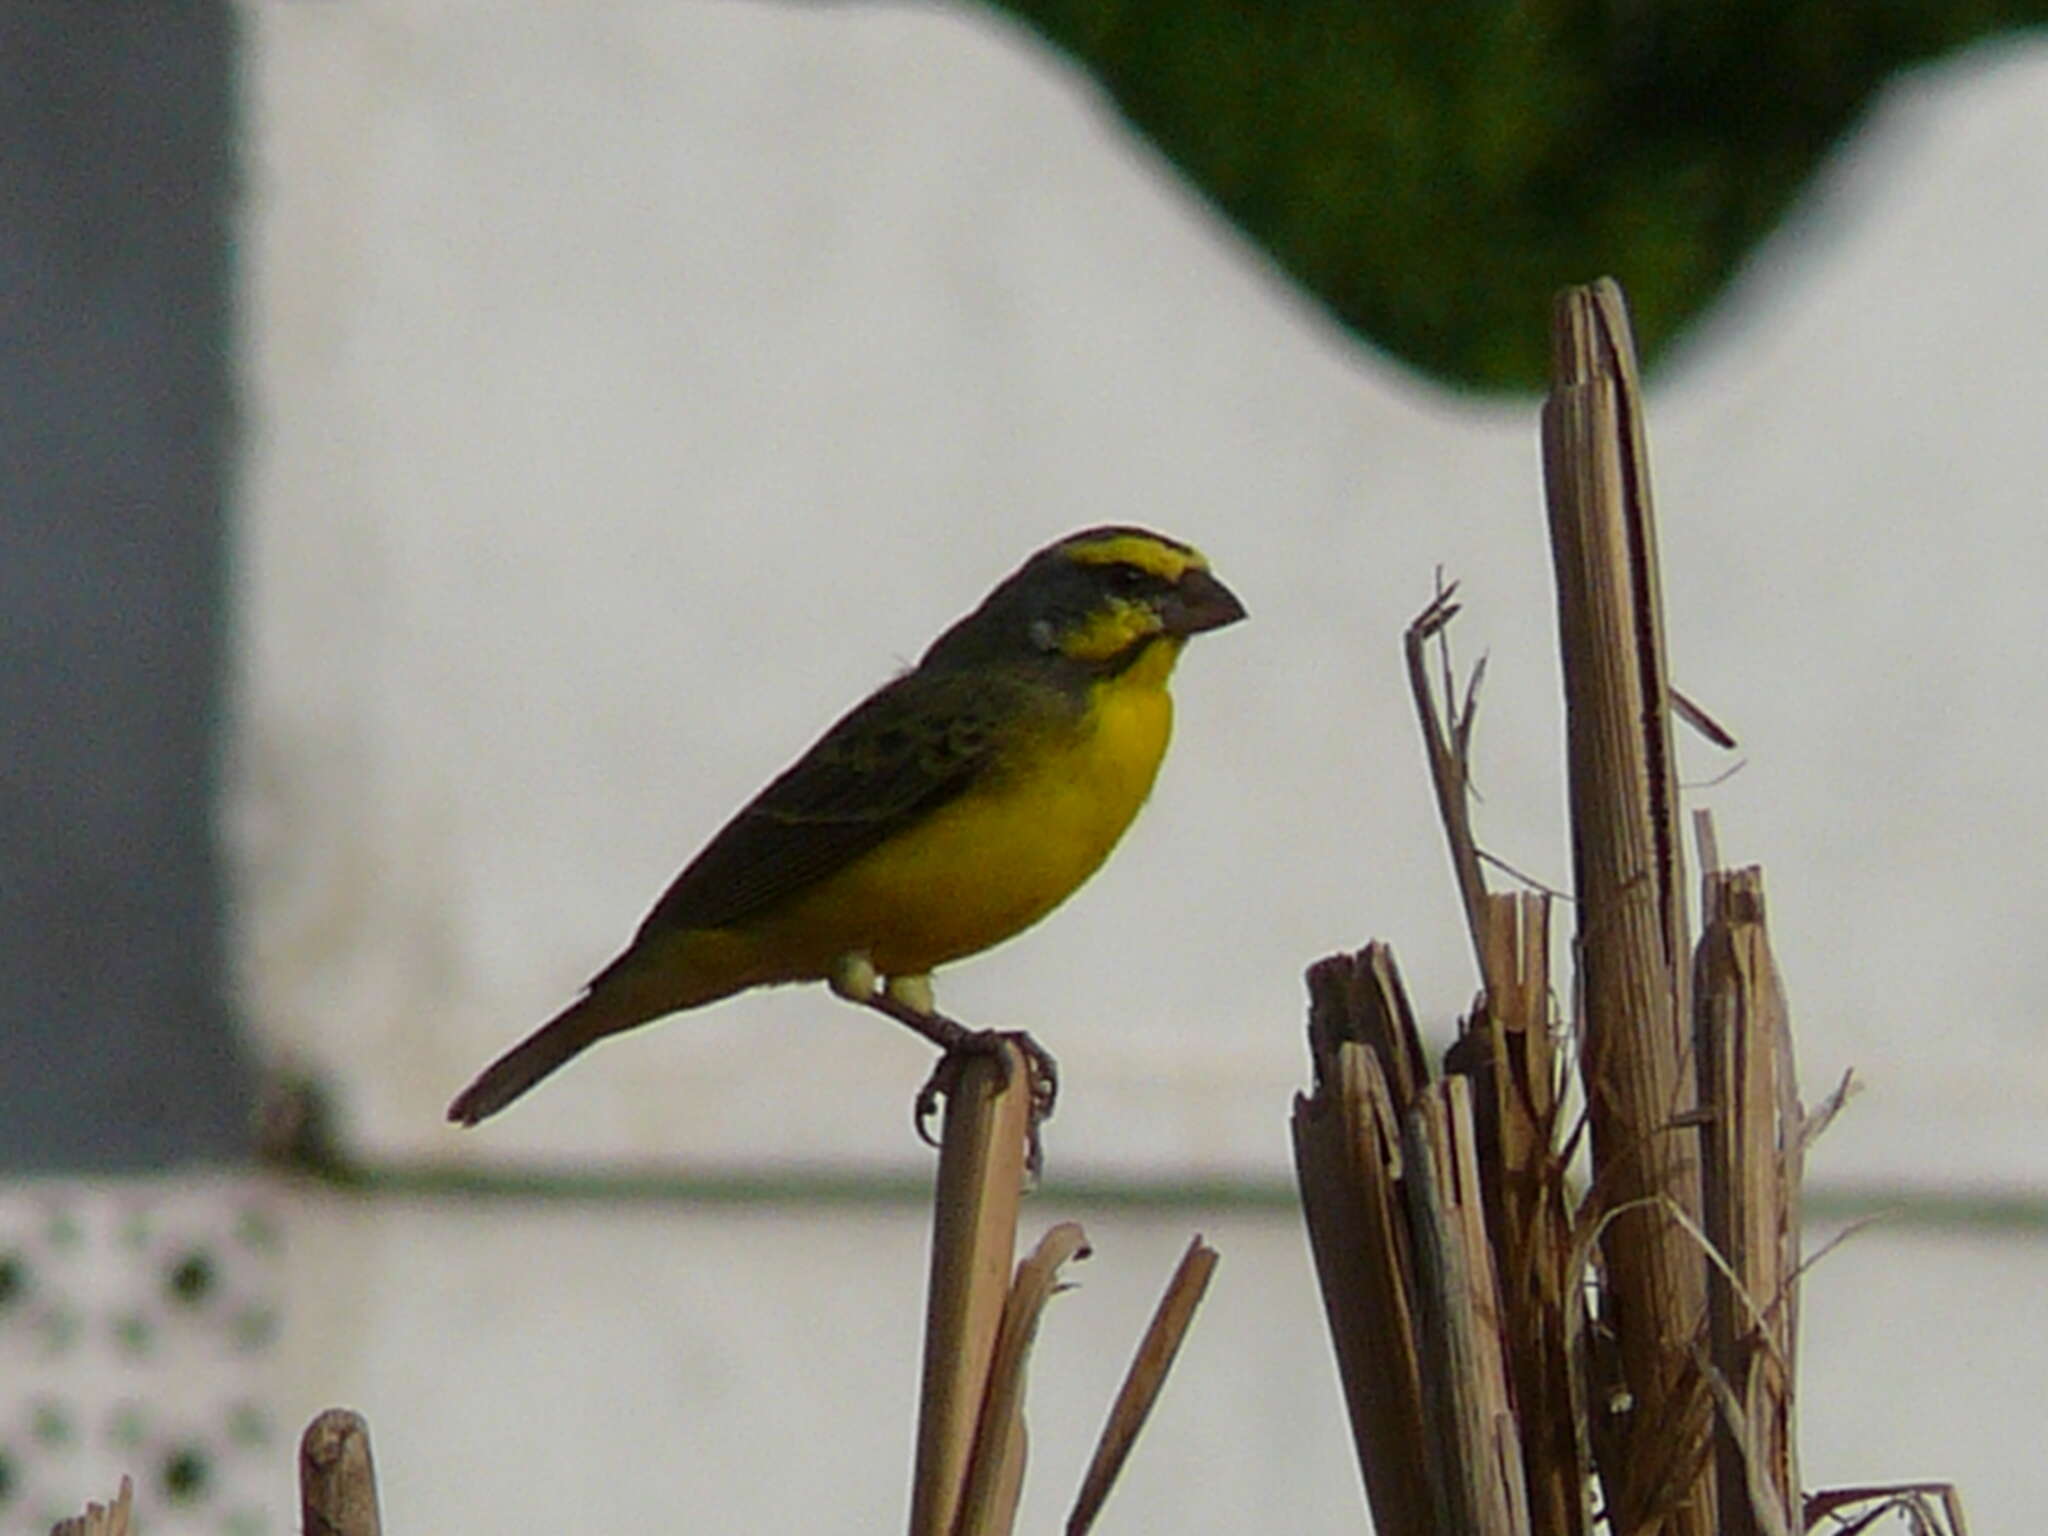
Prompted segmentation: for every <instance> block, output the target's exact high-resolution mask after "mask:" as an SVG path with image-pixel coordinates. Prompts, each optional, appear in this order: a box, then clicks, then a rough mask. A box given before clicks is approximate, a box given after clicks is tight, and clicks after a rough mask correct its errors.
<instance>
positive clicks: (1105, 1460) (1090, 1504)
mask: <svg viewBox="0 0 2048 1536" xmlns="http://www.w3.org/2000/svg"><path fill="white" fill-rule="evenodd" d="M1215 1271H1216V1250H1215V1249H1214V1248H1211V1247H1210V1246H1209V1245H1208V1244H1206V1243H1204V1242H1203V1241H1202V1239H1201V1238H1200V1237H1199V1236H1197V1237H1196V1238H1195V1239H1194V1241H1192V1242H1190V1243H1189V1244H1188V1249H1187V1252H1186V1253H1184V1254H1182V1255H1181V1260H1180V1264H1179V1266H1178V1267H1177V1268H1176V1269H1175V1270H1174V1272H1173V1278H1172V1279H1171V1280H1169V1281H1168V1282H1167V1286H1166V1293H1165V1294H1164V1295H1163V1296H1161V1297H1160V1298H1159V1307H1158V1310H1157V1311H1155V1312H1154V1313H1153V1314H1152V1322H1151V1325H1150V1326H1149V1327H1147V1328H1146V1330H1145V1337H1144V1338H1143V1339H1142V1340H1140V1341H1139V1344H1138V1352H1137V1354H1136V1355H1135V1356H1134V1357H1133V1358H1132V1360H1131V1368H1130V1371H1129V1372H1128V1373H1127V1374H1126V1375H1125V1377H1124V1383H1123V1386H1122V1387H1121V1388H1119V1389H1118V1391H1117V1395H1116V1401H1115V1402H1114V1403H1113V1404H1111V1405H1110V1410H1109V1419H1108V1422H1107V1423H1105V1424H1104V1425H1103V1426H1102V1434H1101V1435H1100V1436H1099V1437H1098V1438H1097V1439H1096V1442H1095V1455H1094V1456H1093V1458H1092V1459H1090V1461H1089V1463H1088V1471H1087V1473H1086V1474H1085V1475H1084V1476H1083V1477H1082V1479H1081V1491H1080V1493H1079V1494H1078V1495H1077V1496H1076V1497H1075V1499H1074V1509H1073V1513H1071V1514H1070V1515H1068V1516H1067V1536H1087V1533H1088V1532H1089V1531H1090V1530H1092V1529H1094V1526H1095V1517H1096V1516H1097V1515H1099V1514H1100V1513H1101V1512H1102V1506H1103V1504H1104V1503H1105V1502H1106V1501H1107V1500H1108V1498H1109V1495H1110V1490H1111V1489H1113V1488H1114V1487H1115V1486H1116V1480H1117V1476H1118V1474H1119V1473H1121V1472H1122V1471H1123V1466H1124V1462H1125V1460H1126V1459H1127V1458H1128V1457H1129V1456H1130V1454H1131V1447H1132V1446H1133V1445H1134V1444H1136V1443H1137V1439H1138V1431H1140V1430H1141V1429H1143V1428H1144V1427H1145V1420H1146V1419H1147V1418H1149V1417H1150V1416H1151V1413H1152V1405H1153V1404H1154V1403H1155V1402H1157V1401H1158V1399H1159V1392H1160V1389H1161V1388H1162V1387H1164V1386H1165V1385H1166V1376H1167V1373H1168V1372H1169V1371H1171V1370H1172V1369H1173V1361H1174V1357H1175V1356H1176V1355H1178V1354H1179V1353H1180V1346H1181V1341H1182V1340H1183V1339H1184V1338H1186V1336H1187V1331H1188V1325H1189V1324H1190V1323H1192V1322H1193V1321H1194V1318H1195V1308H1197V1307H1199V1306H1200V1305H1201V1304H1202V1297H1203V1295H1204V1294H1205V1293H1206V1292H1207V1291H1208V1289H1209V1277H1210V1276H1211V1275H1212V1274H1214V1273H1215Z"/></svg>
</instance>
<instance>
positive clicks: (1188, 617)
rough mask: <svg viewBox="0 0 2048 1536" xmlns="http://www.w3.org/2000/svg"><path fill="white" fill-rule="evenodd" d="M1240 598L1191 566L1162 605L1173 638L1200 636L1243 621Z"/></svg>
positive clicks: (1160, 606) (1198, 568)
mask: <svg viewBox="0 0 2048 1536" xmlns="http://www.w3.org/2000/svg"><path fill="white" fill-rule="evenodd" d="M1244 616H1245V615H1244V604H1243V603H1240V602H1239V601H1238V600H1237V594H1236V593H1235V592H1233V591H1231V590H1230V588H1228V587H1226V586H1225V585H1223V583H1222V582H1220V581H1218V580H1217V579H1216V578H1215V577H1214V576H1211V575H1210V574H1209V573H1208V572H1207V571H1205V570H1203V569H1202V568H1201V567H1200V566H1191V567H1189V569H1188V570H1187V571H1186V572H1185V573H1184V574H1183V575H1182V576H1181V579H1180V580H1179V582H1178V583H1176V584H1175V586H1174V589H1173V590H1172V591H1171V592H1169V593H1167V594H1166V597H1165V600H1164V601H1162V602H1161V603H1160V605H1159V617H1160V618H1161V619H1162V620H1164V621H1165V625H1166V632H1167V633H1168V634H1169V635H1183V636H1185V635H1199V634H1200V633H1202V631H1203V630H1205V629H1221V628H1222V627H1223V626H1224V625H1226V624H1235V623H1236V622H1237V621H1238V620H1239V619H1241V618H1243V617H1244Z"/></svg>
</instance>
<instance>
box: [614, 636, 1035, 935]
mask: <svg viewBox="0 0 2048 1536" xmlns="http://www.w3.org/2000/svg"><path fill="white" fill-rule="evenodd" d="M1047 691H1048V690H1045V689H1043V688H1031V687H1030V686H1029V685H1028V684H1025V683H1023V682H1022V681H1021V680H1018V679H1014V678H1009V677H1005V676H1002V675H1000V674H998V675H995V676H991V675H990V674H989V673H988V672H986V671H982V672H979V673H977V674H976V675H971V676H970V675H967V674H963V673H938V674H928V673H923V672H910V673H906V674H905V675H904V676H902V677H899V678H897V679H896V680H895V681H894V682H891V683H889V684H886V685H885V686H884V687H882V688H881V689H879V690H877V691H876V692H875V693H873V694H871V695H870V696H869V697H868V698H867V699H866V700H864V701H863V702H862V703H860V704H858V705H856V706H855V707H854V708H853V709H852V710H851V711H849V712H848V713H847V714H846V715H845V716H844V717H842V718H841V719H840V720H839V722H838V723H837V724H836V725H834V726H833V727H832V728H831V729H830V730H829V731H827V732H826V733H825V734H824V735H823V736H822V737H820V738H819V740H818V742H817V744H816V745H814V746H813V747H812V748H811V749H810V751H808V752H806V753H805V754H804V755H803V756H802V757H801V758H799V759H798V760H797V761H796V762H795V763H794V764H792V765H791V766H790V767H789V768H788V769H787V770H785V771H784V772H783V773H782V775H781V776H780V777H778V778H777V779H776V780H775V781H774V782H773V783H772V784H770V785H769V786H768V787H767V788H766V789H764V790H762V791H761V793H760V794H759V795H757V796H755V797H754V799H753V800H752V801H750V802H749V803H748V804H747V805H746V806H745V807H744V808H743V809H742V810H741V811H740V813H739V814H738V815H737V816H735V817H733V819H732V820H731V821H729V822H728V823H726V825H725V827H724V828H723V829H722V830H721V831H720V832H719V833H718V835H717V836H716V837H714V838H712V840H711V841H710V843H708V844H707V845H706V846H705V848H704V851H703V852H701V853H699V854H698V855H697V857H696V858H694V859H692V860H691V861H690V863H689V866H688V867H687V868H685V869H684V870H683V872H682V873H681V874H680V875H678V876H676V878H675V881H674V882H673V883H672V884H671V885H670V886H669V888H668V890H667V891H666V892H664V893H663V895H662V898H661V900H660V901H658V902H657V903H655V906H654V910H653V911H651V912H650V913H648V914H647V917H646V920H645V921H643V922H642V923H641V925H640V931H639V933H638V934H637V935H636V936H635V939H634V942H635V944H636V945H637V944H638V943H639V942H640V941H641V940H643V939H645V938H647V937H648V936H649V934H652V933H663V932H673V931H676V930H679V929H691V928H724V927H730V926H732V925H733V924H736V923H740V922H744V921H745V920H746V919H747V918H748V917H750V916H752V915H754V914H756V913H758V912H762V911H764V910H766V909H768V908H770V907H772V906H774V905H775V904H776V903H777V902H779V901H782V900H784V899H785V898H787V897H789V896H792V895H794V894H795V893H796V892H798V891H800V890H803V889H805V888H806V887H808V886H810V885H813V884H815V883H816V882H817V881H819V880H822V879H824V878H825V877H827V876H828V875H831V874H834V873H836V872H837V871H838V870H840V869H843V868H844V867H846V865H848V864H850V863H852V862H853V861H854V860H855V859H857V858H859V857H860V856H861V855H862V854H864V853H866V852H867V851H868V850H869V849H871V848H874V847H876V846H877V845H878V844H880V843H883V842H885V841H887V840H888V839H889V838H890V837H892V836H893V835H895V834H896V833H897V832H899V831H901V830H902V829H903V828H904V827H906V826H909V825H910V824H912V823H913V822H915V821H916V820H917V819H918V818H920V817H922V816H925V815H928V814H930V813H931V812H932V811H934V810H936V809H937V808H938V807H940V806H942V805H944V804H946V803H947V802H948V801H950V800H952V799H954V798H955V797H956V796H958V795H960V794H962V793H964V792H965V791H966V790H967V789H968V788H969V787H971V786H972V785H974V784H975V783H977V782H978V781H980V780H981V778H982V777H983V775H984V774H986V773H987V772H988V771H989V767H990V763H991V761H992V760H993V758H994V757H995V756H996V753H997V751H998V749H999V747H1000V737H1001V734H1002V732H1003V728H1004V726H1005V724H1006V722H1012V721H1014V720H1016V719H1017V718H1018V716H1019V714H1020V712H1022V711H1027V710H1030V709H1032V708H1033V707H1036V708H1038V709H1041V710H1042V709H1043V708H1044V704H1045V700H1044V698H1043V695H1044V694H1045V693H1046V692H1047Z"/></svg>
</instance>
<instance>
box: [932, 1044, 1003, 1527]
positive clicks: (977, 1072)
mask: <svg viewBox="0 0 2048 1536" xmlns="http://www.w3.org/2000/svg"><path fill="white" fill-rule="evenodd" d="M1030 1123H1031V1079H1030V1075H1029V1073H1028V1072H1027V1071H1026V1070H1025V1065H1024V1058H1023V1055H1022V1053H1021V1052H1019V1051H1018V1050H1017V1048H1016V1047H1015V1046H1013V1045H1010V1044H1008V1043H1005V1044H1004V1045H1003V1046H1002V1047H1001V1051H1000V1054H995V1055H985V1056H964V1057H961V1058H960V1060H959V1076H958V1078H957V1079H956V1081H955V1083H954V1085H953V1087H952V1089H951V1091H949V1092H948V1093H947V1095H946V1115H945V1124H944V1129H943V1131H942V1132H941V1134H940V1141H939V1169H938V1175H937V1189H936V1193H935V1197H934V1201H933V1211H932V1271H931V1289H930V1292H929V1294H928V1297H927V1300H926V1306H925V1339H924V1385H923V1389H922V1392H921V1393H920V1396H919V1402H918V1420H917V1470H916V1473H915V1482H914V1484H913V1486H912V1490H911V1502H910V1532H911V1536H950V1533H951V1532H952V1531H953V1529H954V1526H955V1523H956V1522H957V1520H958V1519H959V1516H960V1509H961V1500H962V1497H963V1495H964V1493H965V1489H966V1482H967V1469H968V1464H969V1461H970V1460H971V1458H972V1456H973V1452H974V1440H975V1430H976V1426H977V1425H978V1423H979V1421H980V1418H981V1408H982V1401H983V1398H984V1396H985V1395H986V1391H987V1386H988V1379H989V1366H990V1362H991V1361H992V1360H993V1358H994V1356H995V1349H996V1337H997V1334H998V1332H999V1330H1000V1329H1001V1326H1002V1319H1003V1308H1004V1304H1005V1301H1006V1300H1007V1298H1008V1295H1009V1289H1010V1260H1011V1256H1012V1254H1014V1253H1015V1251H1016V1243H1017V1203H1018V1201H1019V1199H1020V1198H1021V1196H1022V1193H1023V1187H1024V1162H1025V1153H1026V1147H1027V1143H1028V1140H1029V1133H1030Z"/></svg>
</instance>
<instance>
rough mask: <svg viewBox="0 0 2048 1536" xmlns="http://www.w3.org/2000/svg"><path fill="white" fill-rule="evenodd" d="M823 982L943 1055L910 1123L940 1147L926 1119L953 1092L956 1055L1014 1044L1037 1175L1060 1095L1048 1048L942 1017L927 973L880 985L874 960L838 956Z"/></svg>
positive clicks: (1012, 1033) (1008, 1032) (1017, 1034)
mask: <svg viewBox="0 0 2048 1536" xmlns="http://www.w3.org/2000/svg"><path fill="white" fill-rule="evenodd" d="M826 980H827V983H828V984H829V985H830V986H831V988H832V990H833V991H834V992H836V993H838V994H839V996H841V997H843V998H845V999H846V1000H847V1001H848V1002H851V1003H859V1004H860V1005H861V1006H862V1007H864V1008H872V1009H874V1010H875V1012H877V1013H880V1014H884V1015H886V1016H887V1017H889V1018H892V1019H894V1020H895V1021H896V1022H897V1023H898V1024H901V1025H903V1026H904V1027H905V1028H906V1029H911V1030H915V1031H916V1032H917V1033H918V1034H920V1035H922V1036H924V1038H925V1039H927V1040H929V1041H931V1043H932V1044H933V1045H936V1046H937V1047H938V1048H939V1049H940V1050H941V1051H943V1052H944V1053H945V1054H944V1055H943V1056H941V1057H940V1058H939V1064H938V1065H937V1066H936V1067H934V1068H933V1069H932V1075H931V1076H930V1077H928V1078H926V1079H925V1084H924V1086H923V1087H922V1088H920V1089H919V1090H918V1091H917V1099H916V1102H915V1103H914V1104H913V1105H912V1109H911V1114H912V1123H913V1124H914V1125H916V1127H917V1134H918V1136H919V1137H920V1138H921V1139H922V1140H923V1141H924V1143H925V1145H927V1146H936V1145H938V1143H937V1142H935V1141H934V1140H933V1139H932V1134H931V1131H930V1128H929V1126H928V1123H927V1122H929V1121H930V1119H931V1117H932V1115H933V1113H934V1112H935V1111H936V1110H937V1108H938V1103H939V1097H940V1095H942V1094H945V1093H949V1092H951V1091H952V1088H953V1085H954V1082H955V1080H956V1079H957V1077H958V1075H959V1070H960V1068H959V1058H960V1057H962V1056H966V1055H987V1054H989V1053H991V1052H993V1051H996V1050H998V1049H999V1048H1000V1047H1001V1045H1002V1044H1003V1042H1005V1041H1008V1042H1010V1043H1011V1044H1013V1045H1015V1046H1016V1047H1017V1049H1018V1051H1020V1052H1021V1053H1022V1054H1023V1057H1024V1065H1025V1070H1026V1072H1028V1073H1029V1074H1030V1077H1031V1148H1030V1152H1029V1162H1030V1167H1031V1172H1032V1175H1033V1177H1036V1176H1037V1174H1038V1171H1039V1168H1040V1165H1041V1163H1042V1162H1043V1157H1042V1156H1041V1149H1040V1146H1039V1137H1038V1127H1039V1125H1040V1123H1041V1122H1042V1121H1045V1120H1047V1119H1050V1118H1051V1116H1052V1111H1053V1104H1054V1102H1055V1101H1056V1100H1057V1099H1058V1097H1059V1086H1060V1071H1059V1063H1058V1062H1057V1061H1055V1060H1054V1059H1053V1056H1052V1052H1050V1051H1048V1050H1047V1049H1046V1048H1045V1047H1044V1046H1042V1045H1040V1044H1039V1043H1038V1042H1037V1041H1036V1040H1034V1039H1032V1038H1031V1036H1030V1035H1029V1034H1027V1033H1025V1032H1024V1031H1023V1030H1021V1029H970V1028H969V1027H968V1026H967V1025H965V1024H962V1023H961V1022H960V1021H959V1020H957V1019H950V1018H948V1017H946V1015H945V1014H943V1013H940V1012H939V1011H938V1009H937V1007H936V1006H934V998H933V994H932V979H931V977H929V976H891V977H890V978H889V980H888V984H887V985H886V986H884V985H878V982H879V977H878V976H877V973H876V971H875V967H874V962H873V961H871V960H870V959H869V958H868V957H867V956H866V955H862V954H851V955H842V956H840V958H839V960H838V961H837V962H836V963H835V964H834V965H833V967H832V972H831V974H830V975H829V976H828V977H827V978H826Z"/></svg>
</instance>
